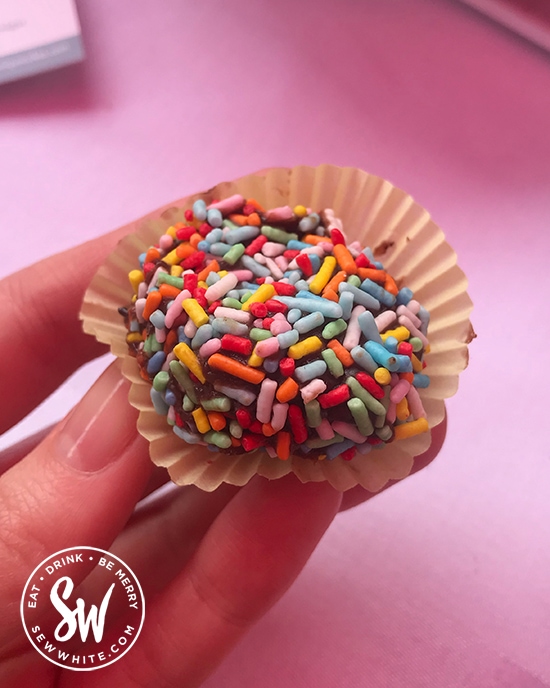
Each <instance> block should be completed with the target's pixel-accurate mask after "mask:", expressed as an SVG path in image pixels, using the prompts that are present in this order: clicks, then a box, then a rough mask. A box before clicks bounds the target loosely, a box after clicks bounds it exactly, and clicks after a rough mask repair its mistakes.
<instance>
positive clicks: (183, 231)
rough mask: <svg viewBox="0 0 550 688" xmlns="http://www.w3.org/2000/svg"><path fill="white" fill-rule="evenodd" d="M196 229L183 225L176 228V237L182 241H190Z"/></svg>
mask: <svg viewBox="0 0 550 688" xmlns="http://www.w3.org/2000/svg"><path fill="white" fill-rule="evenodd" d="M196 231H197V230H196V229H195V228H194V227H181V228H180V229H177V230H176V238H177V239H179V240H180V241H189V239H190V238H191V237H192V236H193V234H194V233H195V232H196Z"/></svg>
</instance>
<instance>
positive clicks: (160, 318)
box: [149, 308, 165, 330]
mask: <svg viewBox="0 0 550 688" xmlns="http://www.w3.org/2000/svg"><path fill="white" fill-rule="evenodd" d="M164 317H165V316H164V313H163V312H162V311H161V310H160V309H158V308H157V310H156V311H154V313H151V315H150V316H149V322H150V323H152V324H153V326H154V327H156V328H157V330H162V328H163V327H164Z"/></svg>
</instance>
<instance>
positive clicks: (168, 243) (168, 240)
mask: <svg viewBox="0 0 550 688" xmlns="http://www.w3.org/2000/svg"><path fill="white" fill-rule="evenodd" d="M173 243H174V240H173V239H172V237H171V236H170V235H169V234H163V235H162V236H161V238H160V239H159V246H160V248H162V249H163V250H164V251H167V250H168V249H169V248H172V244H173Z"/></svg>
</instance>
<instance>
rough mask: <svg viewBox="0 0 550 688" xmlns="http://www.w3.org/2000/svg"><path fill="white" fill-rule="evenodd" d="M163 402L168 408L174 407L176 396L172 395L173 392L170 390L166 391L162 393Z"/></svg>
mask: <svg viewBox="0 0 550 688" xmlns="http://www.w3.org/2000/svg"><path fill="white" fill-rule="evenodd" d="M164 401H165V402H166V403H167V404H168V406H174V404H175V403H176V401H177V399H176V395H175V394H174V392H172V390H170V389H168V390H166V392H165V393H164Z"/></svg>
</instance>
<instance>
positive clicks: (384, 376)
mask: <svg viewBox="0 0 550 688" xmlns="http://www.w3.org/2000/svg"><path fill="white" fill-rule="evenodd" d="M374 379H375V380H376V382H378V384H379V385H389V384H390V380H391V373H390V371H389V370H387V369H386V368H377V369H376V370H375V371H374Z"/></svg>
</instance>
